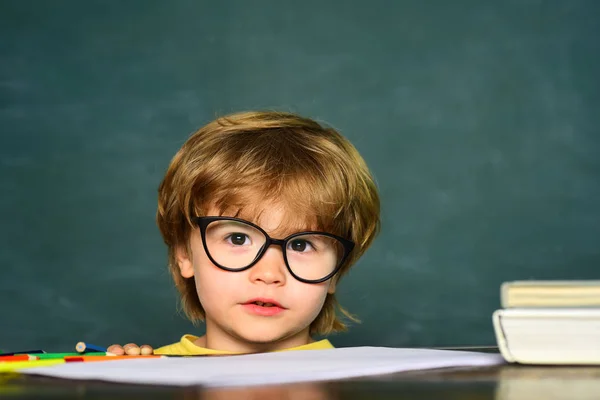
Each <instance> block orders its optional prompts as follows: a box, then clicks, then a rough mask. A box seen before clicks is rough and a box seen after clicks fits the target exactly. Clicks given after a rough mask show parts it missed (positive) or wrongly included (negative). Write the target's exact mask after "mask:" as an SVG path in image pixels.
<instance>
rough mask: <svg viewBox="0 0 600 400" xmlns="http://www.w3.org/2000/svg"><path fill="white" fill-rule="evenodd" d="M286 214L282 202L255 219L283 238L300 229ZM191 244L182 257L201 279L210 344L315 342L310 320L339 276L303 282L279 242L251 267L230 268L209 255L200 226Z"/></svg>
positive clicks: (242, 347) (237, 347) (185, 272)
mask: <svg viewBox="0 0 600 400" xmlns="http://www.w3.org/2000/svg"><path fill="white" fill-rule="evenodd" d="M284 213H285V211H284V208H283V207H281V206H278V205H273V206H269V207H266V208H265V212H263V213H261V214H260V218H259V220H257V221H252V222H253V223H255V224H257V225H259V226H260V227H262V228H263V229H264V230H265V231H266V232H267V234H269V235H270V236H271V237H273V238H277V239H281V238H284V237H286V236H288V235H290V234H292V233H295V232H297V230H294V231H289V230H286V229H285V228H284V227H283V226H281V225H282V222H283V220H284V216H285V214H284ZM207 215H219V210H217V209H215V208H214V207H213V208H211V209H209V210H208V213H207ZM226 216H227V215H226ZM231 216H233V215H231ZM242 218H243V216H242ZM305 230H309V227H308V226H307V227H306V229H305ZM189 247H190V250H191V251H190V252H189V253H187V252H186V251H185V249H184V248H179V249H178V251H177V259H178V264H179V268H180V272H181V275H182V276H183V277H184V278H190V277H192V276H193V277H194V279H195V282H196V288H197V292H198V297H199V298H200V302H201V303H202V306H203V307H204V310H205V313H206V342H205V345H206V346H207V347H210V348H214V349H220V350H229V351H239V352H252V351H273V350H279V349H284V348H290V347H295V346H300V345H303V344H306V343H309V342H310V340H311V339H310V336H309V328H310V324H311V323H312V322H313V321H314V320H315V318H316V317H317V316H318V314H319V312H320V311H321V308H322V307H323V304H324V302H325V298H326V296H327V294H328V293H333V292H334V291H335V283H334V280H333V279H330V280H328V281H326V282H323V283H318V284H308V283H303V282H300V281H298V280H297V279H295V278H294V277H293V276H292V275H291V274H290V272H289V271H288V269H287V267H286V265H285V261H284V259H283V253H282V250H281V248H280V247H278V246H270V247H269V248H268V249H267V251H266V253H265V254H264V255H263V257H262V258H261V259H260V260H259V261H258V262H257V263H256V264H255V265H254V266H252V267H251V268H249V269H247V270H245V271H240V272H230V271H225V270H223V269H221V268H219V267H217V266H216V265H214V264H213V263H212V262H211V261H210V259H209V258H208V256H207V254H206V251H205V250H204V247H203V244H202V238H201V235H200V231H199V229H198V228H196V229H194V230H192V233H191V235H190V246H189ZM211 254H212V251H211ZM254 299H265V300H270V301H272V302H276V303H278V304H279V305H280V307H275V308H273V307H260V306H256V305H254V304H251V302H252V301H253V300H254Z"/></svg>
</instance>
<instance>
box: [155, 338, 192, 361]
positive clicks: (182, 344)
mask: <svg viewBox="0 0 600 400" xmlns="http://www.w3.org/2000/svg"><path fill="white" fill-rule="evenodd" d="M197 339H198V337H197V336H194V335H183V336H182V337H181V339H180V340H179V342H175V343H172V344H168V345H165V346H162V347H159V348H158V349H154V354H160V355H181V356H187V355H193V354H194V352H193V351H190V345H193V343H194V342H195V341H196V340H197Z"/></svg>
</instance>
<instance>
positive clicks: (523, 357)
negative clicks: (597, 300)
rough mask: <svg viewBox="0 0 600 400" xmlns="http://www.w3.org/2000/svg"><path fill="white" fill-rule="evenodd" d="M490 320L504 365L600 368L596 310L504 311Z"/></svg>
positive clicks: (599, 320)
mask: <svg viewBox="0 0 600 400" xmlns="http://www.w3.org/2000/svg"><path fill="white" fill-rule="evenodd" d="M492 319H493V325H494V332H495V334H496V340H497V342H498V347H499V349H500V353H501V354H502V356H503V357H504V359H505V360H506V361H508V362H516V363H520V364H551V365H600V308H508V309H504V310H497V311H496V312H494V314H493V318H492Z"/></svg>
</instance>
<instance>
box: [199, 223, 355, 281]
mask: <svg viewBox="0 0 600 400" xmlns="http://www.w3.org/2000/svg"><path fill="white" fill-rule="evenodd" d="M193 221H194V222H195V223H196V224H197V225H198V227H199V228H200V235H201V237H202V243H203V245H204V250H205V251H206V255H207V256H208V258H209V259H210V260H211V261H212V263H213V264H215V265H216V266H217V267H219V268H221V269H224V270H226V271H233V272H239V271H244V270H246V269H248V268H250V267H252V266H253V265H254V264H256V263H257V262H258V261H259V260H260V259H261V258H262V256H263V255H264V254H265V252H266V251H267V249H268V248H269V247H270V246H272V245H276V246H280V247H281V250H282V252H283V260H284V261H285V265H286V266H287V269H288V271H289V272H290V274H292V276H293V277H294V278H296V279H297V280H299V281H300V282H304V283H320V282H325V281H326V280H328V279H330V278H331V277H332V276H334V275H335V273H336V272H338V270H339V269H340V268H341V267H342V265H344V261H346V259H347V258H348V255H349V254H350V252H352V249H354V243H353V242H352V241H350V240H347V239H344V238H342V237H340V236H336V235H333V234H331V233H327V232H315V231H306V232H298V233H294V234H292V235H290V236H288V237H286V238H285V239H274V238H272V237H270V236H269V235H268V234H267V233H266V232H265V231H264V230H263V229H262V228H261V227H260V226H258V225H255V224H253V223H252V222H249V221H245V220H243V219H239V218H233V217H213V216H207V217H195V218H193Z"/></svg>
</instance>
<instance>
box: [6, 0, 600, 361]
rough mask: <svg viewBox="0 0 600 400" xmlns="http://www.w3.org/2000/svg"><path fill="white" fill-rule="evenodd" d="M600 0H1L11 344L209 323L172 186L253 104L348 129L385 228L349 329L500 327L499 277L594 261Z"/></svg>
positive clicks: (417, 342)
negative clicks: (165, 181)
mask: <svg viewBox="0 0 600 400" xmlns="http://www.w3.org/2000/svg"><path fill="white" fill-rule="evenodd" d="M599 17H600V3H598V2H596V1H594V0H590V1H576V0H572V1H559V0H556V1H541V0H540V1H534V0H531V1H525V0H514V1H502V2H498V1H480V0H472V1H467V0H465V1H458V0H457V1H445V0H440V1H422V0H411V1H408V0H407V1H395V2H393V1H382V0H381V1H376V0H371V1H368V2H346V1H341V0H340V1H321V0H310V1H309V0H304V1H297V2H296V1H255V2H249V1H241V0H240V1H222V2H218V1H206V2H203V1H196V0H183V1H169V2H165V1H158V0H152V1H149V0H127V1H90V0H86V1H74V0H70V1H58V0H57V1H51V2H50V1H42V0H39V1H23V0H4V1H2V2H0V35H1V40H0V132H1V135H0V183H1V189H0V190H1V195H0V223H1V229H0V325H1V329H0V348H4V349H22V348H31V347H42V348H45V349H47V350H59V349H69V348H71V347H72V346H73V345H74V343H75V342H77V341H79V340H87V341H90V342H92V343H99V344H110V343H113V342H120V343H124V342H129V341H136V342H138V343H150V344H153V345H161V344H165V343H169V342H173V341H176V340H178V339H179V336H180V335H181V334H183V333H186V332H191V333H193V332H196V333H201V332H202V327H197V328H196V327H193V326H192V325H191V324H190V323H189V322H187V321H186V320H185V319H184V318H183V317H182V316H181V315H179V314H178V312H177V302H176V300H177V296H176V293H175V291H174V289H173V288H172V283H171V281H170V277H169V275H168V274H167V271H166V251H165V248H164V246H163V243H162V240H161V238H160V236H159V233H158V230H157V228H156V226H155V223H154V213H155V207H156V190H157V186H158V183H159V181H160V179H161V177H162V174H163V173H164V171H165V169H166V167H167V165H168V162H169V161H170V158H171V157H172V155H173V154H174V153H175V151H176V150H177V149H178V148H179V146H180V145H181V144H182V143H183V142H184V140H185V139H186V137H187V136H188V134H190V133H191V132H192V131H193V130H195V129H196V128H198V127H199V126H201V125H203V124H204V123H206V122H208V121H209V120H211V119H213V118H214V117H215V116H217V115H222V114H225V113H229V112H234V111H241V110H248V109H278V110H286V111H293V112H299V113H302V114H305V115H307V116H311V117H313V118H316V119H318V120H320V121H324V122H327V123H329V124H331V125H333V126H335V127H336V128H338V129H340V130H341V131H342V132H343V133H344V134H345V135H346V136H347V137H349V138H350V140H351V141H352V142H353V143H354V144H355V145H356V147H357V148H358V149H359V151H361V153H362V154H363V156H364V157H365V159H366V160H367V162H368V164H369V165H370V167H371V168H372V170H373V173H374V175H375V176H376V179H377V182H378V185H379V187H380V189H381V194H382V202H383V204H382V205H383V215H382V220H383V229H382V232H381V235H380V236H379V238H378V239H377V241H376V242H375V244H374V245H373V247H372V248H371V249H370V250H369V251H368V253H367V254H366V255H365V257H364V258H363V259H362V260H361V262H360V263H359V264H358V265H357V266H356V268H355V269H354V270H353V271H352V272H351V273H350V275H348V276H347V277H346V278H345V280H343V281H342V282H343V283H342V285H341V288H340V299H341V302H342V304H344V305H345V306H347V308H349V309H350V311H352V312H354V313H355V314H357V315H358V316H359V317H360V318H361V319H362V320H363V323H362V324H361V325H355V326H354V327H352V329H351V330H350V331H349V332H348V333H345V334H340V335H336V336H333V337H332V338H331V339H332V341H333V342H334V343H335V344H336V345H338V346H350V345H378V346H450V345H485V344H494V343H495V339H494V336H493V330H492V325H491V313H492V312H493V311H494V310H495V309H496V308H498V307H499V286H500V284H501V283H502V282H503V281H505V280H515V279H532V278H535V279H575V278H579V279H591V278H600V135H599V134H600V132H599V128H598V125H599V124H600V45H599V43H600V22H599V21H600V18H599Z"/></svg>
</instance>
